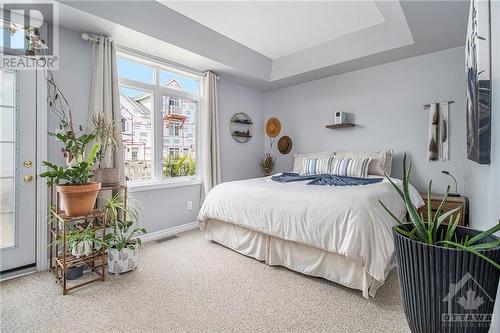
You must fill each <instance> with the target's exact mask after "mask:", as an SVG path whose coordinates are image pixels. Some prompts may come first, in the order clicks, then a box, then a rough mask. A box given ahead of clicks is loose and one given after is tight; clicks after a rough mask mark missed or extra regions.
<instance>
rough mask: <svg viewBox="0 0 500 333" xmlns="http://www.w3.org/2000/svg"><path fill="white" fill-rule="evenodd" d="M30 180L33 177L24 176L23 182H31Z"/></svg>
mask: <svg viewBox="0 0 500 333" xmlns="http://www.w3.org/2000/svg"><path fill="white" fill-rule="evenodd" d="M32 180H33V176H32V175H25V176H24V181H25V182H26V183H29V182H30V181H32Z"/></svg>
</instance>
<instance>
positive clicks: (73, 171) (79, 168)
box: [40, 144, 100, 185]
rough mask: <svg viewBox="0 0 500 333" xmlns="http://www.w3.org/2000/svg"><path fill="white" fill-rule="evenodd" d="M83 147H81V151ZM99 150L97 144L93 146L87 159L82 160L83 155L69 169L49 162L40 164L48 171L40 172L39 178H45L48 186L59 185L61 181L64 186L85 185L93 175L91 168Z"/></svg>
mask: <svg viewBox="0 0 500 333" xmlns="http://www.w3.org/2000/svg"><path fill="white" fill-rule="evenodd" d="M84 148H85V146H83V147H82V150H83V149H84ZM99 149H100V145H99V144H95V145H94V146H93V147H92V149H90V151H89V153H88V154H87V158H86V159H83V157H84V154H83V153H82V155H81V161H78V159H77V161H76V162H75V163H74V165H72V166H69V167H61V166H58V165H56V164H54V163H51V162H49V161H43V162H42V164H43V165H45V166H47V168H48V170H47V171H45V172H42V173H41V174H40V177H44V178H47V184H48V185H60V184H61V181H65V183H64V185H85V184H88V182H89V179H90V178H91V177H92V176H93V175H94V174H93V172H92V167H93V166H94V163H95V161H96V156H97V152H98V151H99Z"/></svg>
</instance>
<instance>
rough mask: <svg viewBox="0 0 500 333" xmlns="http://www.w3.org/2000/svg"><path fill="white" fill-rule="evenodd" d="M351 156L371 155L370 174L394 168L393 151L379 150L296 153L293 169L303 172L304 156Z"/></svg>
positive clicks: (378, 173) (389, 170)
mask: <svg viewBox="0 0 500 333" xmlns="http://www.w3.org/2000/svg"><path fill="white" fill-rule="evenodd" d="M334 155H335V156H338V157H350V158H365V157H370V158H371V161H370V165H369V166H368V174H369V175H378V176H384V173H387V174H388V175H390V174H391V169H392V151H390V150H387V151H377V152H349V151H343V152H317V153H305V154H295V155H294V161H293V171H295V172H303V168H304V158H315V157H326V156H334Z"/></svg>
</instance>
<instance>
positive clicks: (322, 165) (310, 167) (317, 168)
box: [303, 156, 335, 175]
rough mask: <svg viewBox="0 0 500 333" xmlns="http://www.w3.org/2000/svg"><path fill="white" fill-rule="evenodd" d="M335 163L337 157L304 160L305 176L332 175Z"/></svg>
mask: <svg viewBox="0 0 500 333" xmlns="http://www.w3.org/2000/svg"><path fill="white" fill-rule="evenodd" d="M334 161H335V156H327V157H319V158H304V171H303V174H304V175H320V174H323V173H331V170H332V168H333V165H334Z"/></svg>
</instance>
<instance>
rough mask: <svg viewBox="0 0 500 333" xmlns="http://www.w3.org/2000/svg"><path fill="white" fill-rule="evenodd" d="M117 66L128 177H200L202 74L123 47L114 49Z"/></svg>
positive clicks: (140, 179) (156, 179) (166, 179)
mask: <svg viewBox="0 0 500 333" xmlns="http://www.w3.org/2000/svg"><path fill="white" fill-rule="evenodd" d="M117 67H118V76H119V85H120V106H121V116H122V126H121V127H122V141H123V148H124V149H123V152H124V163H125V176H126V179H127V180H128V181H142V182H144V181H148V180H153V181H158V180H164V181H168V180H169V179H170V178H173V177H190V178H193V177H198V172H199V170H198V169H199V168H198V167H197V165H198V163H197V161H198V155H199V154H197V146H198V145H197V141H196V140H197V138H198V135H197V134H196V133H197V131H198V128H197V118H196V117H197V113H198V110H199V106H200V102H201V96H200V90H201V89H200V85H201V81H202V77H201V74H193V73H191V72H188V71H185V70H182V69H179V68H175V67H172V66H171V65H166V64H165V63H163V62H159V61H156V60H153V59H149V58H146V57H143V56H138V55H135V54H132V53H129V52H124V51H119V52H118V59H117ZM158 123H162V125H158V126H157V125H155V124H158ZM180 156H184V157H185V158H183V159H179V157H180ZM175 163H185V164H186V165H183V166H182V167H181V168H178V167H179V165H175ZM172 170H183V171H182V172H181V173H180V174H179V173H178V172H173V171H172Z"/></svg>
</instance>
